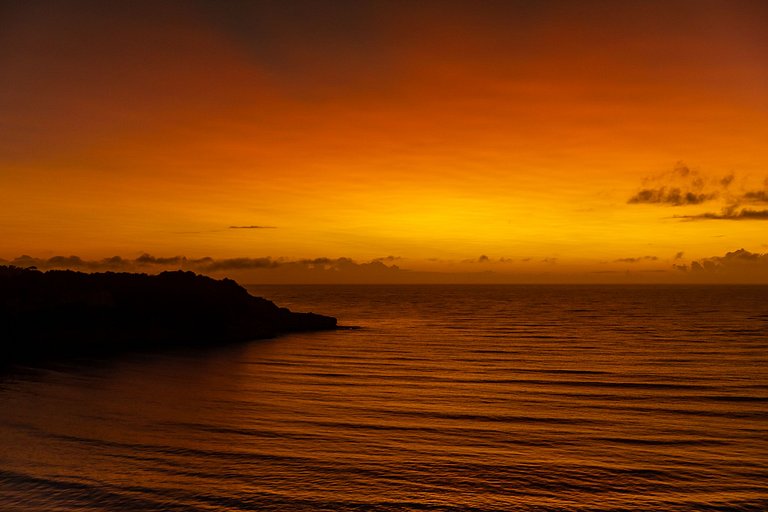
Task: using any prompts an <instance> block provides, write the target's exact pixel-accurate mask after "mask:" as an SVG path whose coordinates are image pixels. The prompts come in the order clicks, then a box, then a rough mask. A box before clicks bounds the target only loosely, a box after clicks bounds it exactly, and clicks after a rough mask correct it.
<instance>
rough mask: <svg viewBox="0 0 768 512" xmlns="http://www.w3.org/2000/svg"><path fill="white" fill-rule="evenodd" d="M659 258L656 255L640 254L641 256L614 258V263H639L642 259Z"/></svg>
mask: <svg viewBox="0 0 768 512" xmlns="http://www.w3.org/2000/svg"><path fill="white" fill-rule="evenodd" d="M658 259H659V258H658V257H656V256H640V257H639V258H619V259H617V260H613V262H614V263H639V262H641V261H657V260H658Z"/></svg>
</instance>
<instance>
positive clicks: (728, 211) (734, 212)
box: [675, 207, 768, 221]
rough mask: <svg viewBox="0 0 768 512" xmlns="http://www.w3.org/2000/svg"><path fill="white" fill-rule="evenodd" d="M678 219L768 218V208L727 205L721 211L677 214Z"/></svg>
mask: <svg viewBox="0 0 768 512" xmlns="http://www.w3.org/2000/svg"><path fill="white" fill-rule="evenodd" d="M675 218H677V219H684V220H691V221H693V220H768V210H751V209H749V208H742V209H741V210H738V209H736V208H732V207H727V208H723V210H722V212H721V213H713V212H707V213H700V214H698V215H675Z"/></svg>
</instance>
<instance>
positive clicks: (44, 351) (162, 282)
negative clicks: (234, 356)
mask: <svg viewBox="0 0 768 512" xmlns="http://www.w3.org/2000/svg"><path fill="white" fill-rule="evenodd" d="M334 328H336V319H335V318H332V317H327V316H322V315H316V314H313V313H293V312H291V311H289V310H288V309H285V308H280V307H278V306H276V305H275V304H274V303H272V302H270V301H268V300H266V299H263V298H260V297H254V296H252V295H250V294H249V293H248V292H247V291H246V289H245V288H243V287H242V286H240V285H238V284H237V283H236V282H235V281H232V280H231V279H223V280H215V279H212V278H210V277H206V276H202V275H198V274H195V273H194V272H183V271H176V272H163V273H161V274H158V275H147V274H130V273H115V272H105V273H94V274H86V273H82V272H74V271H71V270H50V271H48V272H40V271H38V270H36V269H34V268H20V267H13V266H0V340H1V341H0V350H2V353H1V354H0V360H8V359H13V358H14V357H17V356H25V357H29V356H43V357H47V356H53V355H68V354H80V353H100V352H111V351H116V350H122V349H128V348H148V347H155V346H169V345H202V344H215V343H224V342H231V341H244V340H248V339H257V338H268V337H273V336H276V335H278V334H281V333H287V332H294V331H309V330H323V329H334Z"/></svg>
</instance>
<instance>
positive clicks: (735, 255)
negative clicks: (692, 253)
mask: <svg viewBox="0 0 768 512" xmlns="http://www.w3.org/2000/svg"><path fill="white" fill-rule="evenodd" d="M672 268H673V269H675V270H678V271H680V272H683V273H685V274H686V275H687V276H688V279H691V280H693V281H699V282H723V283H729V282H731V283H733V282H735V283H745V284H753V283H764V282H766V280H768V253H765V254H762V253H757V252H750V251H748V250H746V249H738V250H736V251H732V252H728V253H726V254H725V255H724V256H713V257H710V258H702V259H700V260H696V261H692V262H691V265H690V266H688V265H673V266H672Z"/></svg>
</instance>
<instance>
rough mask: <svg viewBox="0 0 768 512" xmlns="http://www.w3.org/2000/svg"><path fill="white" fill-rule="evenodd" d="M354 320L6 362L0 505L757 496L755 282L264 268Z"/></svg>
mask: <svg viewBox="0 0 768 512" xmlns="http://www.w3.org/2000/svg"><path fill="white" fill-rule="evenodd" d="M252 292H253V293H255V294H260V295H264V296H267V297H268V298H271V299H273V300H275V301H276V302H277V303H279V304H281V305H285V306H288V307H291V308H292V309H295V310H313V311H315V312H319V313H327V314H332V315H336V316H338V317H339V318H340V321H341V323H343V324H346V325H357V326H360V327H362V328H361V329H359V330H350V331H340V332H327V333H317V334H301V335H291V336H285V337H282V338H279V339H274V340H268V341H255V342H251V343H246V344H241V345H236V346H229V347H224V348H220V349H209V350H198V351H175V352H162V353H154V354H134V355H127V356H121V357H117V358H112V359H109V360H79V361H70V362H66V363H58V364H47V365H45V366H42V367H36V368H30V367H16V368H11V369H10V370H8V369H6V370H5V371H4V372H3V373H2V374H0V510H4V511H5V510H10V511H14V510H18V511H32V510H35V511H37V510H39V511H97V510H98V511H112V510H163V511H166V510H168V511H176V510H184V511H239V510H260V511H270V510H285V511H302V510H328V511H348V510H359V511H390V510H392V511H394V510H462V511H463V510H467V511H470V510H477V511H480V510H488V511H490V510H494V511H507V510H531V511H538V510H564V511H567V510H574V511H587V510H617V511H618V510H622V511H630V510H632V511H634V510H638V511H641V510H642V511H648V510H658V511H675V510H723V511H732V510H754V511H764V510H768V366H766V363H768V356H767V354H768V352H767V349H768V287H554V286H547V287H524V286H498V287H493V286H490V287H483V286H431V287H418V286H389V287H388V286H381V287H320V286H318V287H273V286H269V287H267V286H261V287H260V286H256V287H252Z"/></svg>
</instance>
